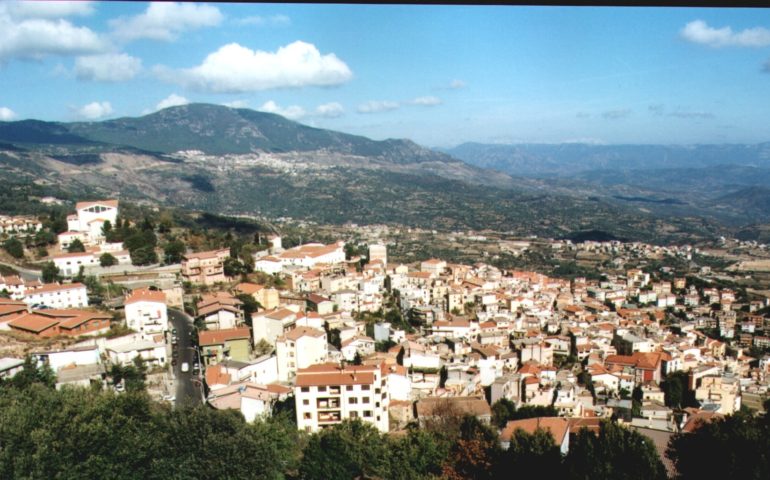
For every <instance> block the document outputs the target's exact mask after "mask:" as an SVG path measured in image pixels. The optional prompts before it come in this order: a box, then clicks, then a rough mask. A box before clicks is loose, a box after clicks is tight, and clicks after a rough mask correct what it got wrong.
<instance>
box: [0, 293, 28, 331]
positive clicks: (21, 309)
mask: <svg viewBox="0 0 770 480" xmlns="http://www.w3.org/2000/svg"><path fill="white" fill-rule="evenodd" d="M28 308H29V306H28V305H27V304H26V303H24V302H20V301H16V300H9V299H5V298H0V330H10V328H11V327H9V326H8V321H10V320H11V319H13V318H16V317H17V316H18V315H20V314H22V313H26V312H27V309H28Z"/></svg>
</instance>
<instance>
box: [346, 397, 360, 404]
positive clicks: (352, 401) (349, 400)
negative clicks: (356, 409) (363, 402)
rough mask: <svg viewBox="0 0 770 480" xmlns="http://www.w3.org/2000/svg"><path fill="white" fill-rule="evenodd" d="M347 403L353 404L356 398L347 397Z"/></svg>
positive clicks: (356, 401) (356, 400)
mask: <svg viewBox="0 0 770 480" xmlns="http://www.w3.org/2000/svg"><path fill="white" fill-rule="evenodd" d="M348 403H350V404H353V405H355V404H356V403H358V399H357V398H356V397H350V398H348Z"/></svg>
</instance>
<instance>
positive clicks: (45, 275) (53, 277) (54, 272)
mask: <svg viewBox="0 0 770 480" xmlns="http://www.w3.org/2000/svg"><path fill="white" fill-rule="evenodd" d="M40 275H41V277H42V279H43V283H54V282H58V281H60V280H61V276H59V267H57V266H56V264H55V263H53V262H45V264H43V270H42V271H41V272H40Z"/></svg>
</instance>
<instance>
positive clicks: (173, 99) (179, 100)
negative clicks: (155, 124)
mask: <svg viewBox="0 0 770 480" xmlns="http://www.w3.org/2000/svg"><path fill="white" fill-rule="evenodd" d="M188 103H190V101H189V100H187V99H186V98H184V97H183V96H181V95H177V94H176V93H172V94H171V95H169V96H168V97H166V98H164V99H163V100H161V101H160V102H158V104H157V105H155V110H163V109H164V108H168V107H178V106H180V105H187V104H188Z"/></svg>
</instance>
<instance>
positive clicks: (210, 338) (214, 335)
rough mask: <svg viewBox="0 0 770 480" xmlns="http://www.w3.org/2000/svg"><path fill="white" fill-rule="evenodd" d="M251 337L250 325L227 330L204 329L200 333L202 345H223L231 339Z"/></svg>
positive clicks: (199, 337) (199, 338)
mask: <svg viewBox="0 0 770 480" xmlns="http://www.w3.org/2000/svg"><path fill="white" fill-rule="evenodd" d="M244 338H248V339H251V332H250V331H249V327H240V328H227V329H225V330H204V331H202V332H200V334H199V335H198V340H199V342H200V345H201V346H204V345H222V344H224V343H225V342H226V341H229V340H241V339H244Z"/></svg>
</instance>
